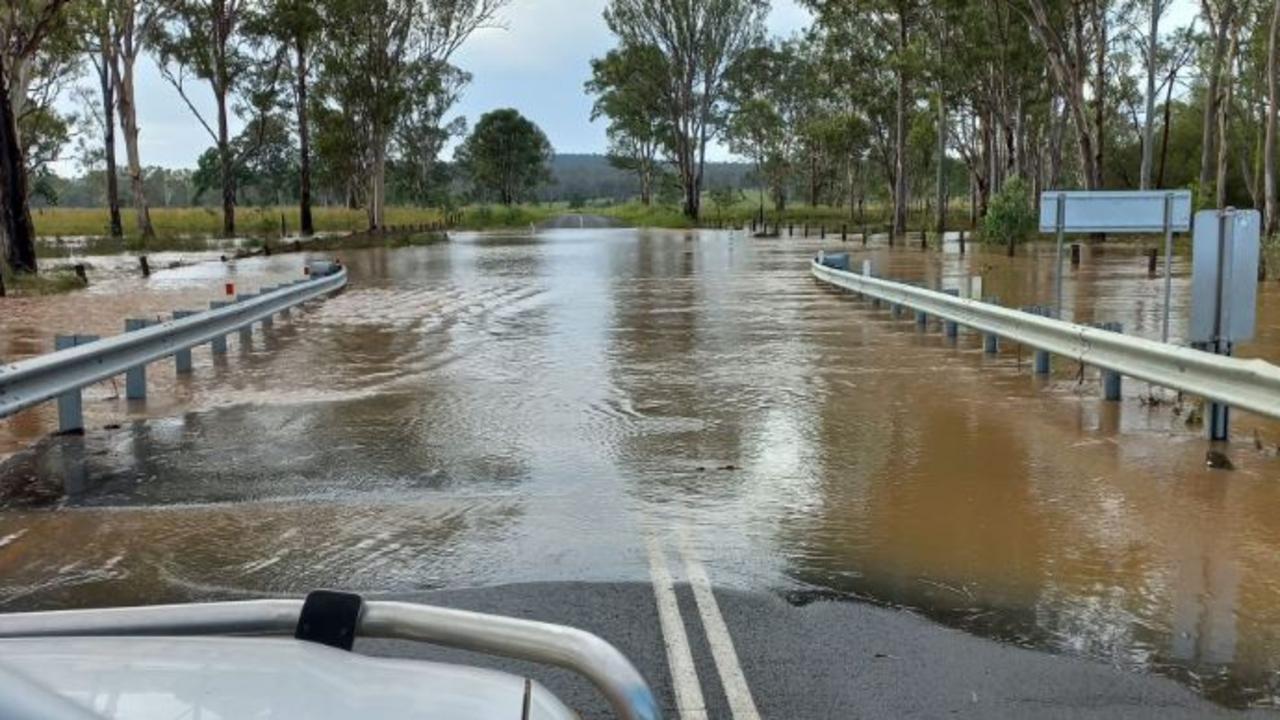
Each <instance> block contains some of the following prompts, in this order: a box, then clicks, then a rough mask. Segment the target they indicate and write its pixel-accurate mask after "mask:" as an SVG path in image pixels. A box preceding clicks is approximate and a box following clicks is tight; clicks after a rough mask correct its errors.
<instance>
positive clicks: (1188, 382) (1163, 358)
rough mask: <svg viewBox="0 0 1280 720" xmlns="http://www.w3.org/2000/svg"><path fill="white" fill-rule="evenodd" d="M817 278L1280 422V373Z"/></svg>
mask: <svg viewBox="0 0 1280 720" xmlns="http://www.w3.org/2000/svg"><path fill="white" fill-rule="evenodd" d="M811 271H812V273H813V275H814V277H816V278H818V279H819V280H822V281H824V282H827V283H830V284H832V285H835V286H837V287H841V288H844V289H846V290H851V291H853V292H858V293H862V294H864V295H867V296H870V297H873V298H877V299H879V300H882V301H884V302H887V303H890V304H898V305H902V306H906V307H910V308H912V309H914V310H916V312H923V313H927V314H929V315H933V316H936V317H940V318H943V319H944V320H948V321H951V322H955V323H957V324H959V325H964V326H966V327H970V328H973V329H974V330H978V331H981V332H983V333H987V334H990V335H996V336H998V337H1002V338H1006V339H1008V340H1012V341H1014V342H1018V343H1022V344H1025V345H1029V346H1031V347H1033V348H1036V349H1039V350H1044V351H1047V352H1049V353H1052V354H1054V355H1060V356H1062V357H1067V358H1071V359H1073V360H1077V361H1079V362H1081V363H1084V364H1086V365H1091V366H1094V367H1099V368H1103V369H1105V370H1111V371H1114V372H1118V373H1120V374H1122V375H1127V376H1129V377H1133V378H1137V379H1139V380H1145V381H1147V382H1151V383H1154V384H1156V385H1160V386H1163V387H1167V388H1171V389H1174V390H1181V391H1183V392H1187V393H1191V394H1192V395H1198V396H1200V397H1203V398H1205V399H1208V400H1212V401H1215V402H1219V403H1222V404H1225V405H1228V406H1231V407H1236V408H1241V409H1244V410H1249V411H1251V412H1255V413H1258V414H1260V415H1265V416H1267V417H1272V418H1280V367H1277V366H1275V365H1272V364H1271V363H1268V362H1266V361H1265V360H1257V359H1243V358H1233V357H1226V356H1222V355H1215V354H1212V353H1207V352H1203V351H1201V350H1195V349H1192V348H1185V347H1178V346H1176V345H1168V344H1165V343H1161V342H1157V341H1155V340H1148V339H1145V338H1139V337H1133V336H1131V335H1123V334H1121V333H1117V332H1111V331H1108V330H1103V329H1100V328H1094V327H1088V326H1085V325H1077V324H1075V323H1070V322H1065V321H1062V320H1057V319H1054V318H1051V317H1044V316H1041V315H1034V314H1031V313H1026V312H1022V311H1020V310H1014V309H1011V308H1005V307H1000V306H999V305H993V304H991V303H985V302H981V301H979V300H974V299H965V298H959V297H956V296H954V295H950V294H947V293H945V292H938V291H935V290H929V289H926V288H922V287H917V286H914V285H907V284H905V283H900V282H895V281H892V280H884V279H880V278H875V277H868V276H865V275H861V274H857V273H852V272H848V271H844V270H838V269H835V268H832V267H828V266H826V265H823V264H821V263H820V262H818V261H817V260H814V261H813V263H812V268H811Z"/></svg>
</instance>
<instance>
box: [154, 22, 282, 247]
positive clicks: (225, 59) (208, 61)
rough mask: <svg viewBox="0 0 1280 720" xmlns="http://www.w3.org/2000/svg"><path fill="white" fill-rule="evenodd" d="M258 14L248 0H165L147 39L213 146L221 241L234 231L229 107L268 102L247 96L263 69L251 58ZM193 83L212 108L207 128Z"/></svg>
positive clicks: (163, 72)
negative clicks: (218, 181)
mask: <svg viewBox="0 0 1280 720" xmlns="http://www.w3.org/2000/svg"><path fill="white" fill-rule="evenodd" d="M257 11H258V8H257V7H255V6H254V5H253V4H251V3H250V2H249V0H167V1H166V5H165V12H164V14H163V17H162V18H161V21H160V22H158V23H157V24H156V25H155V28H154V33H153V38H152V40H153V44H154V46H155V48H156V50H157V52H158V56H159V57H158V59H159V63H158V64H159V66H160V73H161V75H162V76H163V77H164V78H165V79H166V80H168V81H169V83H170V84H171V85H173V87H174V89H176V90H177V91H178V95H179V96H180V97H181V98H182V100H183V102H184V103H186V105H187V108H188V109H190V110H191V113H192V115H194V116H195V118H196V120H197V121H199V123H200V126H201V127H203V128H204V130H205V132H207V133H208V134H209V137H210V138H211V139H212V140H213V142H214V144H215V146H216V147H217V151H218V164H219V172H220V174H221V180H222V232H223V234H224V235H226V236H232V235H234V234H235V232H236V186H235V178H236V174H235V171H234V168H235V165H236V153H235V150H234V149H233V148H232V144H231V140H232V137H231V117H230V113H231V112H232V111H233V107H232V103H233V102H236V101H237V100H248V101H249V103H248V105H249V106H251V107H253V108H254V109H255V110H257V111H258V113H259V114H261V112H262V110H263V109H264V105H266V104H269V103H270V100H269V99H268V98H266V97H263V96H257V97H250V96H249V95H250V92H251V90H252V88H251V87H250V85H251V74H252V73H253V72H255V71H257V70H261V69H262V63H261V59H260V58H256V57H254V56H253V55H252V54H251V50H252V47H253V46H252V44H251V43H250V42H249V41H250V35H249V33H248V30H249V28H250V27H251V26H252V23H253V19H252V16H253V14H254V13H255V12H257ZM277 69H278V65H277ZM192 79H195V80H197V81H203V82H204V83H206V84H207V85H208V88H209V91H210V92H211V93H212V95H213V100H214V104H215V107H216V109H215V117H214V119H213V122H212V123H211V122H210V121H209V120H208V119H206V118H205V116H204V114H203V113H201V112H200V110H199V109H198V108H197V107H196V104H195V103H194V102H193V101H192V99H191V98H192V96H191V94H190V85H189V82H190V81H191V80H192ZM215 126H216V129H215Z"/></svg>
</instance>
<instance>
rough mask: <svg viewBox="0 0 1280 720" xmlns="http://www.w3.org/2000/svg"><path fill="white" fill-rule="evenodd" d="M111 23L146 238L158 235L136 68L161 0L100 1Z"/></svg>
mask: <svg viewBox="0 0 1280 720" xmlns="http://www.w3.org/2000/svg"><path fill="white" fill-rule="evenodd" d="M100 2H101V3H102V7H103V9H104V10H105V13H106V20H107V22H108V26H109V37H110V41H111V48H110V52H109V58H108V57H107V54H105V53H104V60H107V59H109V60H110V63H109V65H110V70H111V72H110V75H111V85H112V95H113V96H114V101H115V109H116V114H117V115H118V117H119V120H120V132H121V134H122V135H123V136H124V151H125V161H126V167H127V169H128V173H129V191H130V194H131V195H132V196H133V210H134V219H135V222H136V224H137V230H138V235H140V236H141V237H142V238H143V239H144V240H146V239H150V238H153V237H155V228H154V227H153V226H152V224H151V208H150V205H149V204H148V202H147V193H146V187H145V183H144V180H145V178H144V176H143V169H142V154H141V150H140V149H139V147H138V144H139V143H138V137H139V135H140V134H141V128H140V127H139V125H138V102H137V92H136V90H135V88H134V68H135V67H136V65H137V62H138V57H139V56H140V55H141V54H142V52H143V51H144V50H145V49H146V47H147V43H148V39H149V38H150V37H151V36H152V35H153V34H154V33H155V31H156V27H157V24H158V23H159V21H160V6H159V0H100Z"/></svg>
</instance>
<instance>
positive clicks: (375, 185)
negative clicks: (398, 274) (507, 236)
mask: <svg viewBox="0 0 1280 720" xmlns="http://www.w3.org/2000/svg"><path fill="white" fill-rule="evenodd" d="M373 147H374V151H373V167H371V168H370V176H369V201H368V202H369V210H368V214H369V229H370V230H378V229H381V228H382V227H383V225H384V220H385V218H384V215H385V213H386V197H385V194H386V187H387V140H386V135H385V134H384V133H382V132H378V133H377V137H375V138H374V139H373ZM502 194H503V195H505V194H506V193H505V192H503V193H502ZM500 199H501V200H503V203H504V204H506V199H505V197H504V198H500Z"/></svg>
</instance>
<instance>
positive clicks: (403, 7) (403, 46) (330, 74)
mask: <svg viewBox="0 0 1280 720" xmlns="http://www.w3.org/2000/svg"><path fill="white" fill-rule="evenodd" d="M507 2H508V0H374V1H373V2H364V0H329V1H328V2H326V3H325V4H324V13H323V15H322V19H323V22H324V27H325V39H324V43H323V46H322V47H321V48H319V61H320V67H321V78H320V82H319V84H318V85H317V91H318V92H319V94H320V95H321V102H323V103H325V104H326V105H327V106H328V107H329V108H330V109H332V110H335V111H337V112H340V113H342V114H343V115H344V116H345V118H344V120H343V123H344V124H345V125H346V126H347V128H348V129H349V130H351V131H353V133H354V134H357V135H359V136H360V146H359V147H358V148H355V150H356V151H358V152H359V153H360V157H359V159H358V161H357V164H358V167H359V168H360V171H361V173H362V174H363V176H364V178H363V179H364V184H365V188H364V193H363V194H364V200H365V207H366V211H367V214H368V219H369V227H370V228H381V227H383V225H384V222H385V221H384V217H385V210H386V202H387V192H386V187H387V184H386V177H387V163H388V159H389V157H388V154H389V150H390V144H391V141H392V136H393V134H394V132H395V130H396V127H397V125H398V124H399V122H400V119H401V115H402V114H403V113H404V111H405V109H406V107H408V106H409V105H410V104H411V103H412V102H413V100H414V97H413V91H414V89H415V87H416V85H415V83H416V80H417V79H418V78H420V77H421V76H422V74H423V73H431V72H435V71H438V70H439V69H440V68H442V67H446V66H447V65H448V63H449V61H450V59H451V58H452V57H453V55H454V53H456V52H457V51H458V49H459V48H461V47H462V45H463V44H464V43H465V42H466V41H467V39H468V38H470V37H471V35H472V34H473V33H474V32H475V31H476V30H479V29H480V28H483V27H486V26H488V25H491V24H492V23H493V21H494V20H495V18H496V16H497V14H498V12H499V11H500V10H501V9H502V8H503V7H504V6H505V5H506V4H507Z"/></svg>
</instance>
